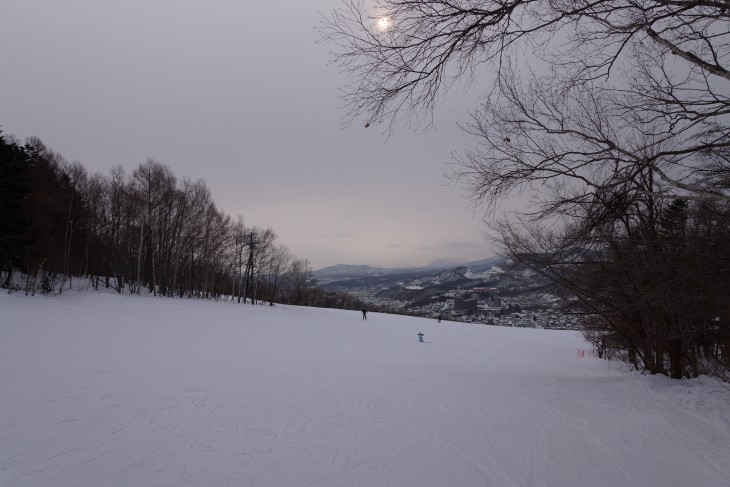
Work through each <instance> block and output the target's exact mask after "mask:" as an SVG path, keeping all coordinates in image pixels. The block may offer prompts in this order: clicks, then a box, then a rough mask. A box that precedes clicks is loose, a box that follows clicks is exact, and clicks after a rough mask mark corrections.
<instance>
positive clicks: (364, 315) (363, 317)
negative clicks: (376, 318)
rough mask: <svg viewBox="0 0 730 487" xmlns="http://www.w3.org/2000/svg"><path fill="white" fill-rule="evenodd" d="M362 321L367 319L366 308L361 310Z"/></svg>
mask: <svg viewBox="0 0 730 487" xmlns="http://www.w3.org/2000/svg"><path fill="white" fill-rule="evenodd" d="M362 319H363V320H367V319H368V310H367V309H366V308H363V309H362Z"/></svg>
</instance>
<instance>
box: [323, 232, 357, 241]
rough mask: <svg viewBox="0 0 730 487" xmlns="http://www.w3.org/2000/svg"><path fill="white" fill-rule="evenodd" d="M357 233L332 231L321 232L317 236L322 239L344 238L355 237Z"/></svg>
mask: <svg viewBox="0 0 730 487" xmlns="http://www.w3.org/2000/svg"><path fill="white" fill-rule="evenodd" d="M354 236H355V235H353V234H352V233H347V232H331V233H320V234H319V235H317V236H316V238H318V239H320V240H330V239H333V238H334V239H343V238H353V237H354Z"/></svg>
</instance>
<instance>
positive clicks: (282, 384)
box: [0, 292, 730, 487]
mask: <svg viewBox="0 0 730 487" xmlns="http://www.w3.org/2000/svg"><path fill="white" fill-rule="evenodd" d="M361 317H362V316H361V313H359V312H345V311H337V310H321V309H307V308H297V307H287V306H276V307H273V308H271V307H268V306H251V305H236V304H233V303H223V302H218V303H216V302H207V301H190V300H172V299H156V298H151V297H132V296H116V295H108V294H93V293H86V292H82V293H76V294H69V293H64V295H63V296H59V297H55V298H49V297H36V298H28V297H25V296H22V295H19V294H13V295H8V294H5V293H3V294H1V295H0V486H11V485H12V486H24V487H35V486H38V487H41V486H42V487H48V486H90V487H91V486H93V487H101V486H131V485H134V486H191V487H192V486H195V487H202V486H310V485H311V486H364V487H376V486H419V487H426V486H438V487H444V486H560V487H570V486H593V487H596V486H606V487H616V486H621V487H630V486H637V487H653V486H657V487H659V486H661V487H671V486H678V487H679V486H682V487H684V486H693V487H699V486H713V487H727V486H728V485H730V409H729V407H728V405H729V404H730V392H729V391H728V390H726V389H724V388H723V387H722V385H721V384H719V383H718V382H717V381H714V380H712V379H709V378H702V379H698V380H692V381H671V380H669V379H666V378H660V377H648V376H642V375H640V374H637V373H633V372H628V371H627V370H625V369H624V368H623V367H620V366H619V365H617V364H608V363H606V362H604V361H601V360H598V359H594V358H590V357H588V354H586V357H585V358H579V357H578V354H577V353H576V351H577V349H579V348H584V347H586V348H587V346H586V344H584V343H583V342H582V340H581V338H580V337H579V336H578V335H577V334H576V333H575V332H564V331H548V330H530V329H508V328H497V327H488V326H479V325H466V324H454V323H446V322H444V323H436V321H435V320H426V319H419V318H408V317H400V316H388V315H381V314H376V313H369V314H368V320H367V321H363V320H362V319H361ZM418 332H423V333H424V334H425V339H426V341H427V343H419V342H418V339H417V333H418Z"/></svg>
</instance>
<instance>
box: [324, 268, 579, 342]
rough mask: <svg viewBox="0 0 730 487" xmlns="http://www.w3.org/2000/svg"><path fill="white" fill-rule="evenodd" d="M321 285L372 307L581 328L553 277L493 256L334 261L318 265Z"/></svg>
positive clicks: (497, 322) (501, 322)
mask: <svg viewBox="0 0 730 487" xmlns="http://www.w3.org/2000/svg"><path fill="white" fill-rule="evenodd" d="M315 278H316V279H318V283H319V285H320V286H321V287H323V288H325V289H327V290H328V291H330V292H346V293H348V294H351V295H353V296H355V297H357V298H358V299H360V300H361V301H363V302H364V303H367V305H368V307H369V308H370V309H372V310H373V311H382V312H386V313H393V314H406V315H412V316H420V317H428V318H433V319H438V318H439V316H440V317H441V320H442V321H445V322H450V321H451V322H454V321H456V322H466V323H475V324H484V325H493V326H506V327H519V328H545V329H556V330H566V329H577V328H578V325H579V318H578V317H577V316H575V315H572V314H569V313H566V312H564V311H562V310H561V309H560V307H559V304H558V299H557V297H556V296H555V295H554V293H553V292H552V288H551V286H550V284H549V283H547V282H546V281H545V279H544V278H541V277H540V276H538V275H535V274H533V273H531V272H529V271H527V270H526V269H524V268H520V267H519V266H516V265H514V264H513V263H511V262H509V261H506V260H504V259H501V258H498V257H494V258H491V259H487V260H484V261H478V262H473V263H468V264H464V265H462V266H459V267H456V268H453V269H401V270H386V269H377V268H371V267H367V266H335V267H332V268H326V269H322V270H319V271H315Z"/></svg>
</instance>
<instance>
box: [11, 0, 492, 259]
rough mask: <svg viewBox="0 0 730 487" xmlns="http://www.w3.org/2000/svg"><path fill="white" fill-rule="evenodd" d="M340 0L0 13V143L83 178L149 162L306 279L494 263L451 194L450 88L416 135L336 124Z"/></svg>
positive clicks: (340, 116) (458, 138) (46, 3)
mask: <svg viewBox="0 0 730 487" xmlns="http://www.w3.org/2000/svg"><path fill="white" fill-rule="evenodd" d="M339 5H340V0H311V1H306V2H303V1H301V0H280V1H277V2H241V1H240V0H185V1H181V0H125V1H123V2H120V1H116V0H66V1H64V2H59V1H57V0H0V12H2V15H0V46H3V48H2V58H0V59H2V68H0V69H1V72H2V75H1V76H0V129H2V130H3V131H4V132H5V133H6V134H12V135H14V136H16V137H18V138H19V139H21V140H23V139H25V138H26V137H30V136H37V137H39V138H40V139H41V140H43V142H44V143H45V144H46V145H47V146H48V147H50V148H51V149H52V150H54V151H56V152H59V153H61V154H62V155H63V156H64V157H66V158H67V159H68V160H70V161H78V162H80V163H82V164H83V165H84V166H85V167H86V168H87V169H88V170H89V171H90V172H92V173H93V172H101V173H103V174H109V171H110V170H111V168H113V167H115V166H118V165H122V166H124V168H125V170H126V171H127V172H128V173H129V172H131V171H132V170H133V169H134V168H135V167H137V166H138V165H139V164H140V163H142V162H144V161H145V160H146V159H148V158H152V159H154V160H156V161H158V162H160V163H162V164H165V165H167V166H169V167H170V169H171V170H172V172H173V173H174V174H175V175H176V176H177V177H178V178H179V179H182V178H183V177H187V178H191V179H194V180H195V179H204V180H205V181H206V183H207V185H208V187H209V188H210V190H211V193H212V195H213V199H214V201H215V202H216V204H217V206H218V207H219V208H220V209H221V210H223V211H225V212H226V213H227V214H229V215H231V216H232V217H233V218H235V217H236V216H237V215H242V216H243V217H244V221H245V223H246V224H247V225H249V226H253V225H257V226H259V227H271V228H273V230H274V231H275V232H276V233H277V235H278V236H279V241H280V242H281V243H284V244H286V245H287V246H288V247H289V248H290V250H291V251H292V253H294V254H295V255H297V256H298V257H300V258H307V259H309V261H310V262H311V264H312V267H313V268H314V269H318V268H322V267H325V266H329V265H335V264H367V265H372V266H378V267H404V266H421V265H426V264H428V263H430V262H431V261H433V260H434V259H440V258H449V259H461V260H477V259H483V258H487V257H490V256H492V255H494V252H493V250H492V244H491V243H490V242H489V241H488V240H485V238H484V236H483V235H484V230H485V227H484V224H483V223H482V219H481V215H480V214H479V213H478V212H476V213H475V211H474V209H473V208H472V207H471V206H470V204H469V202H468V200H467V199H466V198H464V196H463V191H462V190H460V189H459V188H457V187H455V186H453V185H451V184H449V182H448V180H447V179H446V178H445V177H444V174H445V173H446V172H448V163H449V161H450V160H451V154H452V153H453V152H454V151H458V150H460V149H463V148H464V147H467V146H469V145H472V144H473V143H474V141H473V140H471V138H470V136H468V135H467V134H465V133H464V132H463V131H462V130H461V129H460V128H459V127H458V126H457V123H459V122H465V121H467V120H468V112H469V110H470V108H471V107H473V106H474V104H475V103H477V102H478V101H479V99H480V96H481V95H482V93H481V92H480V91H479V90H478V89H477V88H478V87H477V88H475V87H472V89H471V91H465V90H461V89H458V88H457V89H454V90H452V91H451V92H450V94H449V97H448V98H447V99H445V100H444V101H443V102H442V103H441V104H440V105H439V106H438V107H437V110H436V112H435V118H434V121H435V123H434V127H433V128H432V129H431V130H428V131H424V130H415V129H413V128H411V127H408V126H405V125H399V126H397V127H396V130H395V133H394V134H393V135H391V136H390V137H388V136H387V134H385V133H384V129H383V128H382V127H381V126H371V127H370V128H365V127H364V121H362V123H361V122H360V121H357V122H356V123H354V124H352V125H350V126H349V127H347V126H346V124H345V122H346V120H347V117H346V113H345V110H344V109H343V106H342V101H341V99H340V98H339V94H340V89H341V88H342V86H343V85H344V84H345V82H346V78H345V77H344V76H343V75H341V74H340V73H338V69H337V67H336V66H333V65H332V64H331V63H330V61H331V60H332V55H331V51H332V49H333V48H334V47H333V46H328V45H324V44H318V43H317V42H316V41H317V40H318V38H319V34H318V32H317V30H316V27H317V26H318V25H319V23H320V20H321V14H327V13H328V12H330V11H332V9H333V8H336V7H337V6H339Z"/></svg>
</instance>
